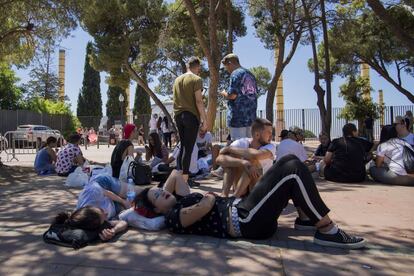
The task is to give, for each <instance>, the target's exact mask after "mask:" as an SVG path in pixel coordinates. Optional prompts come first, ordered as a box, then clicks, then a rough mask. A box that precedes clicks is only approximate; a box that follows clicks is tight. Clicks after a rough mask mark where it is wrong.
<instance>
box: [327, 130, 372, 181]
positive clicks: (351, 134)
mask: <svg viewBox="0 0 414 276" xmlns="http://www.w3.org/2000/svg"><path fill="white" fill-rule="evenodd" d="M342 134H343V137H341V138H337V139H334V140H333V141H332V143H331V144H330V145H329V148H328V151H327V152H326V154H325V157H324V159H323V162H322V163H321V165H320V173H321V175H324V176H325V179H326V180H329V181H334V182H340V183H341V182H342V183H358V182H362V181H364V180H365V178H366V169H365V164H366V163H367V156H368V153H369V152H371V151H372V149H373V146H374V144H373V143H371V142H369V141H367V140H365V139H362V138H359V137H358V130H357V128H356V126H355V125H354V124H352V123H348V124H345V125H344V127H343V128H342Z"/></svg>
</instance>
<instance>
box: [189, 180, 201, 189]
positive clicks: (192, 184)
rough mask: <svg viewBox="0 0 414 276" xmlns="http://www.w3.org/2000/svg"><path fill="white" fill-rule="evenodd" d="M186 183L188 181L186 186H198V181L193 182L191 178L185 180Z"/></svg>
mask: <svg viewBox="0 0 414 276" xmlns="http://www.w3.org/2000/svg"><path fill="white" fill-rule="evenodd" d="M187 183H188V186H190V187H191V188H194V187H200V183H198V182H195V181H194V180H192V179H188V180H187Z"/></svg>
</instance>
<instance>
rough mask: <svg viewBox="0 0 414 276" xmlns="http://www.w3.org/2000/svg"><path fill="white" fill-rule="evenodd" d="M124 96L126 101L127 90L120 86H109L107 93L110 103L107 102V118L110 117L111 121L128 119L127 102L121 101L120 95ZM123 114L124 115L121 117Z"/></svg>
mask: <svg viewBox="0 0 414 276" xmlns="http://www.w3.org/2000/svg"><path fill="white" fill-rule="evenodd" d="M121 94H122V95H123V96H124V99H126V96H127V95H126V92H125V89H123V88H121V87H118V86H109V87H108V91H107V96H108V101H107V102H106V116H108V117H109V121H110V122H113V121H114V120H119V119H121V117H122V118H123V119H124V120H125V119H126V110H127V102H126V101H125V100H124V101H123V102H122V106H121V102H120V101H119V95H121ZM121 112H122V115H121Z"/></svg>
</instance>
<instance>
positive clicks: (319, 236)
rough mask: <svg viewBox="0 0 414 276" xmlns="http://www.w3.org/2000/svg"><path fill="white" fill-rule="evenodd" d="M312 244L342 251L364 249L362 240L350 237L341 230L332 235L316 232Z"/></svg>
mask: <svg viewBox="0 0 414 276" xmlns="http://www.w3.org/2000/svg"><path fill="white" fill-rule="evenodd" d="M313 242H314V243H316V244H319V245H324V246H331V247H338V248H344V249H358V248H362V247H365V240H364V238H361V237H357V236H350V235H348V234H347V233H345V232H344V231H343V230H341V229H338V232H337V233H336V234H333V235H331V234H324V233H321V232H319V231H316V233H315V236H314V238H313Z"/></svg>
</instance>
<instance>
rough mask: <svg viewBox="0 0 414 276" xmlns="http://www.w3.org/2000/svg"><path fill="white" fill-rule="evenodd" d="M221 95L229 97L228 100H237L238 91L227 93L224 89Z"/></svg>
mask: <svg viewBox="0 0 414 276" xmlns="http://www.w3.org/2000/svg"><path fill="white" fill-rule="evenodd" d="M220 95H221V96H223V98H225V99H227V100H235V99H236V98H237V94H236V93H231V94H229V93H227V91H226V90H222V91H221V92H220Z"/></svg>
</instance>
